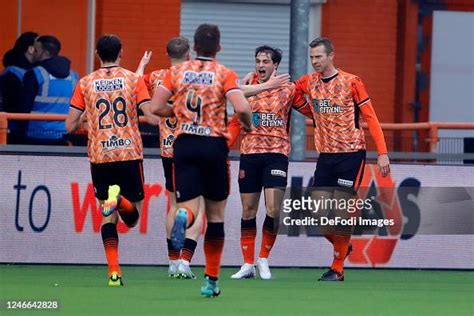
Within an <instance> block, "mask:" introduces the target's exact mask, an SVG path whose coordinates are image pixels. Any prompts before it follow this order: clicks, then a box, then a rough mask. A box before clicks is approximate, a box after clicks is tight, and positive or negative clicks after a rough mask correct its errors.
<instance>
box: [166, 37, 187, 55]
mask: <svg viewBox="0 0 474 316" xmlns="http://www.w3.org/2000/svg"><path fill="white" fill-rule="evenodd" d="M166 52H167V53H168V56H170V57H171V58H183V57H184V55H186V54H187V53H188V52H189V41H188V39H187V38H185V37H182V36H180V37H173V38H172V39H170V40H169V42H168V44H167V45H166Z"/></svg>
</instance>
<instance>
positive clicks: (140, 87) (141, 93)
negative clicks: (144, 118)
mask: <svg viewBox="0 0 474 316" xmlns="http://www.w3.org/2000/svg"><path fill="white" fill-rule="evenodd" d="M136 94H137V99H136V101H137V106H140V105H141V104H142V103H145V102H147V101H150V94H149V93H148V89H147V87H146V85H145V81H144V80H143V78H142V77H140V78H138V82H137V88H136Z"/></svg>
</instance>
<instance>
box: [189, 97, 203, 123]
mask: <svg viewBox="0 0 474 316" xmlns="http://www.w3.org/2000/svg"><path fill="white" fill-rule="evenodd" d="M201 105H202V98H201V97H200V96H199V95H197V93H196V91H194V90H189V92H188V94H187V95H186V108H187V109H188V110H189V111H191V112H194V113H196V118H195V119H194V123H200V122H201V119H202V107H201Z"/></svg>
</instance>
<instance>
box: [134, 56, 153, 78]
mask: <svg viewBox="0 0 474 316" xmlns="http://www.w3.org/2000/svg"><path fill="white" fill-rule="evenodd" d="M151 55H152V52H151V51H145V53H144V54H143V57H142V59H141V60H140V62H139V63H138V67H137V70H136V71H135V73H136V74H137V75H139V76H143V74H144V73H145V68H146V66H147V65H148V63H149V62H150V59H151Z"/></svg>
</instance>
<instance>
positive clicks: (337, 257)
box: [331, 234, 351, 273]
mask: <svg viewBox="0 0 474 316" xmlns="http://www.w3.org/2000/svg"><path fill="white" fill-rule="evenodd" d="M333 238H334V239H333V240H334V259H333V262H332V265H331V269H333V270H335V271H337V272H339V273H342V272H343V269H344V260H345V259H346V253H347V248H348V247H349V242H350V240H351V235H350V234H336V235H333Z"/></svg>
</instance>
